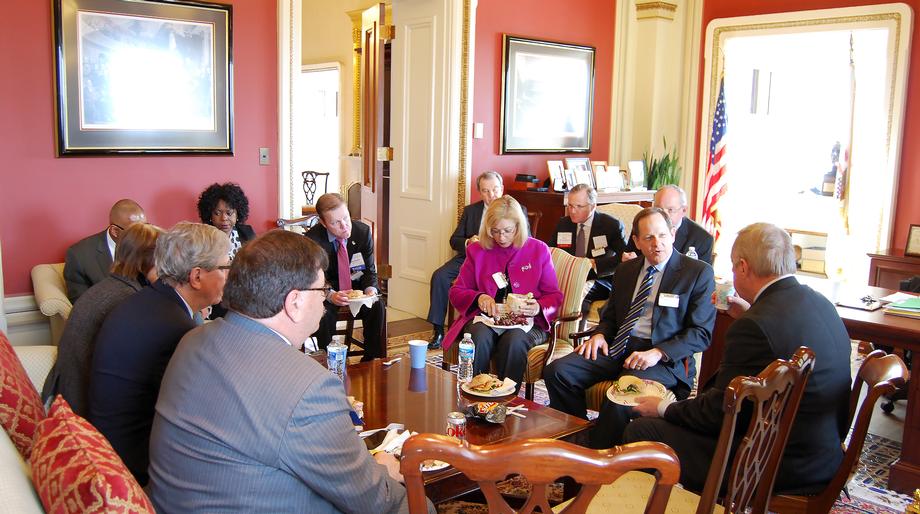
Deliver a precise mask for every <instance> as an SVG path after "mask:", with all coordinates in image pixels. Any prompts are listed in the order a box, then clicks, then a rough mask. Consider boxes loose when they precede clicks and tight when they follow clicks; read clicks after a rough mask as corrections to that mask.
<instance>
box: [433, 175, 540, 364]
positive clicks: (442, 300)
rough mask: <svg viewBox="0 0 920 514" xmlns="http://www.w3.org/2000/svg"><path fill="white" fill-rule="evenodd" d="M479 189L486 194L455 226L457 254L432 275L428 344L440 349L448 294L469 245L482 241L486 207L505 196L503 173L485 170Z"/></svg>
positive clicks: (478, 179)
mask: <svg viewBox="0 0 920 514" xmlns="http://www.w3.org/2000/svg"><path fill="white" fill-rule="evenodd" d="M476 189H478V190H479V196H481V197H482V200H480V201H478V202H474V203H471V204H469V205H467V206H466V207H464V208H463V214H462V215H461V216H460V223H458V224H457V228H456V229H454V233H453V234H452V235H451V236H450V247H451V248H453V249H454V250H456V252H457V253H456V254H455V255H454V256H453V257H451V259H450V260H449V261H447V262H445V263H444V264H443V265H442V266H441V267H440V268H438V269H436V270H435V271H434V273H433V274H432V275H431V301H430V303H429V307H428V322H429V323H431V326H432V327H433V329H434V337H432V339H431V343H430V344H429V345H428V347H429V348H432V349H437V348H440V347H441V342H442V341H443V340H444V317H445V316H446V315H447V293H448V291H449V290H450V285H451V284H452V283H453V281H454V279H456V278H457V275H459V274H460V266H461V265H463V261H465V260H466V247H467V246H469V245H470V244H471V243H475V242H476V241H479V229H480V228H481V226H482V215H483V213H484V212H485V211H486V207H488V206H489V204H490V203H492V201H493V200H495V199H497V198H501V197H502V194H504V192H505V186H504V185H503V183H502V176H501V175H499V174H498V172H495V171H485V172H483V173H482V174H481V175H479V176H478V177H476ZM521 209H522V210H523V211H524V217H525V218H526V217H527V208H526V207H524V206H523V205H521Z"/></svg>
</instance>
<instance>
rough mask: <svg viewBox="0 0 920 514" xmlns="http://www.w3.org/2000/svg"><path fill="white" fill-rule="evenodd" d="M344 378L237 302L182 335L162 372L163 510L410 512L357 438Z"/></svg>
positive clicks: (156, 465)
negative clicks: (239, 310) (245, 311)
mask: <svg viewBox="0 0 920 514" xmlns="http://www.w3.org/2000/svg"><path fill="white" fill-rule="evenodd" d="M348 412H349V406H348V401H347V400H346V399H345V390H344V388H343V387H342V382H340V381H339V380H338V379H337V378H335V377H334V376H333V375H332V374H330V373H329V371H327V370H326V369H325V368H324V367H323V366H321V365H320V364H318V363H317V362H316V361H314V360H313V359H311V358H309V357H306V356H304V355H303V354H302V353H300V352H299V351H297V350H296V349H294V348H293V347H291V346H289V345H288V344H287V343H286V342H285V341H284V340H282V339H281V338H280V337H279V336H278V335H277V334H275V333H274V332H272V331H271V330H269V329H268V328H266V327H265V326H264V325H262V324H261V323H258V322H256V321H254V320H252V319H250V318H247V317H245V316H242V315H240V314H238V313H236V312H234V311H230V312H229V313H228V314H227V316H226V317H225V318H222V319H218V320H215V321H212V322H211V323H208V324H207V325H204V326H201V327H198V328H196V329H194V330H192V331H191V332H189V333H188V334H186V335H185V337H183V338H182V341H181V342H180V343H179V346H178V348H176V352H175V353H174V354H173V357H172V360H171V361H170V362H169V366H168V367H167V369H166V374H165V375H164V377H163V383H162V387H161V388H160V395H159V398H158V400H157V406H156V416H155V418H154V421H153V431H152V433H151V436H150V468H149V473H150V484H149V486H148V487H147V493H148V495H149V496H150V499H151V500H152V501H153V503H154V505H155V506H156V510H157V512H160V513H171V512H177V513H178V512H181V513H186V512H310V513H334V512H355V513H369V512H372V513H378V514H383V513H389V512H408V504H407V501H406V491H405V488H404V487H403V486H402V485H401V484H400V483H398V482H396V481H395V480H393V479H391V478H390V477H389V475H388V474H387V471H386V469H385V468H384V467H383V466H381V465H379V464H377V463H376V462H375V461H374V459H373V458H372V457H371V455H370V453H369V452H368V451H367V448H366V447H365V446H364V443H363V442H361V440H360V439H359V438H358V436H357V435H356V433H355V430H354V427H353V426H352V423H351V419H350V417H349V414H348Z"/></svg>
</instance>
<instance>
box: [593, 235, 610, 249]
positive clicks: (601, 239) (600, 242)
mask: <svg viewBox="0 0 920 514" xmlns="http://www.w3.org/2000/svg"><path fill="white" fill-rule="evenodd" d="M594 247H595V248H600V249H601V250H603V249H604V248H607V236H605V235H599V236H594Z"/></svg>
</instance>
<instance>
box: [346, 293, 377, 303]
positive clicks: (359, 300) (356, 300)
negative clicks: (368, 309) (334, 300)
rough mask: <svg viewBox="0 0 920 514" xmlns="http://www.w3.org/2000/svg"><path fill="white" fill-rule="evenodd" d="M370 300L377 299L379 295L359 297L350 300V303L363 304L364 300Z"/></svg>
mask: <svg viewBox="0 0 920 514" xmlns="http://www.w3.org/2000/svg"><path fill="white" fill-rule="evenodd" d="M370 298H377V295H375V294H366V295H364V296H359V297H357V298H349V299H348V301H349V302H363V301H364V300H367V299H370Z"/></svg>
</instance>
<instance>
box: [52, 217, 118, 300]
mask: <svg viewBox="0 0 920 514" xmlns="http://www.w3.org/2000/svg"><path fill="white" fill-rule="evenodd" d="M111 267H112V254H110V253H109V245H108V242H107V241H106V240H105V230H103V231H102V232H99V233H98V234H93V235H91V236H89V237H87V238H84V239H81V240H80V241H77V242H76V243H74V244H73V245H72V246H71V247H70V248H68V249H67V256H66V257H65V259H64V281H65V282H66V283H67V298H70V303H77V298H79V297H80V295H81V294H83V293H84V292H85V291H86V290H87V289H89V288H90V287H91V286H93V285H94V284H97V283H99V282H102V281H103V280H105V278H106V277H108V276H109V269H110V268H111Z"/></svg>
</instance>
